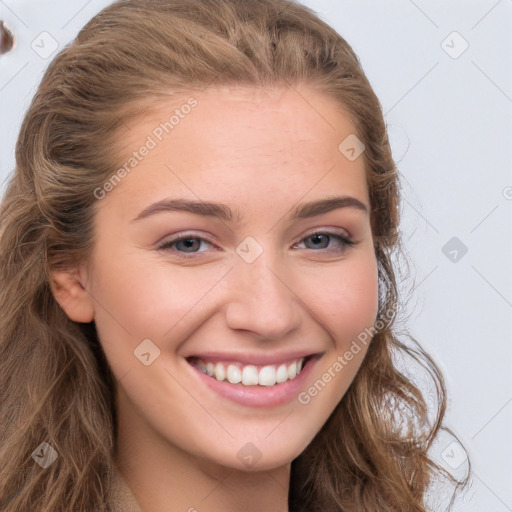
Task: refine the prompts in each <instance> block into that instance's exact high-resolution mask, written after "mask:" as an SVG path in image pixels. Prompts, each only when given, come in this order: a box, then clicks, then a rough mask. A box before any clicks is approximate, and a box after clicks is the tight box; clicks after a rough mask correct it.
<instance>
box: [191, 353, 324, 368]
mask: <svg viewBox="0 0 512 512" xmlns="http://www.w3.org/2000/svg"><path fill="white" fill-rule="evenodd" d="M319 355H321V353H320V352H311V351H310V350H308V351H307V352H306V351H304V350H301V351H296V352H287V353H281V354H268V353H267V354H262V353H257V354H248V353H246V352H244V353H239V352H201V353H198V354H191V355H190V356H187V357H186V359H204V360H206V361H211V362H212V363H217V362H218V363H220V362H238V363H242V364H246V365H247V364H254V365H258V366H262V365H277V364H282V363H289V362H292V361H296V360H297V359H301V358H302V357H304V358H306V357H309V356H319Z"/></svg>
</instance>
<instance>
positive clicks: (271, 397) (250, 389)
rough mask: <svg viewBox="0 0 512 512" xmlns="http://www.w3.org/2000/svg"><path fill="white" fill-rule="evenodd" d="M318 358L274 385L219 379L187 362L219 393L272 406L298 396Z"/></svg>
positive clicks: (234, 399) (253, 404)
mask: <svg viewBox="0 0 512 512" xmlns="http://www.w3.org/2000/svg"><path fill="white" fill-rule="evenodd" d="M318 359H319V358H318V357H317V356H314V357H312V358H311V359H309V360H308V361H307V363H306V365H305V366H304V368H303V369H302V371H301V372H300V373H299V375H297V377H295V378H294V379H292V380H287V381H286V382H282V383H281V384H275V385H273V386H244V385H243V384H231V383H230V382H226V381H219V380H217V379H216V378H215V377H210V376H209V375H206V374H205V373H203V372H202V371H201V370H200V369H199V368H197V367H196V366H194V365H193V364H190V363H189V362H188V361H187V364H188V365H189V366H190V367H191V368H192V369H193V370H195V373H196V375H197V376H198V377H199V379H200V380H201V381H202V382H204V384H206V386H208V388H210V389H211V390H212V391H214V392H215V393H217V394H218V395H220V396H222V397H224V398H227V399H228V400H231V401H232V402H235V403H237V404H240V405H245V406H249V407H261V408H270V407H277V406H279V405H283V404H286V403H289V402H291V401H292V400H294V399H296V398H297V396H298V395H299V393H300V392H301V390H302V388H303V387H304V385H305V382H306V379H307V378H308V375H309V374H310V373H311V371H312V369H313V367H314V366H315V365H316V363H317V361H318Z"/></svg>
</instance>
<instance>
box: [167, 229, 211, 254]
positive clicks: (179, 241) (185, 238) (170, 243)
mask: <svg viewBox="0 0 512 512" xmlns="http://www.w3.org/2000/svg"><path fill="white" fill-rule="evenodd" d="M201 242H206V243H207V244H209V245H211V246H213V244H212V243H211V242H209V241H208V240H206V239H205V238H202V237H200V236H194V234H193V233H184V234H180V235H177V236H175V237H172V238H170V239H167V240H166V241H165V242H163V243H162V244H161V245H159V246H158V249H161V250H171V249H172V248H173V247H174V246H175V245H176V247H177V249H178V251H172V252H175V253H176V255H177V256H178V257H179V258H185V259H187V258H193V257H194V254H200V253H201V252H204V251H201V252H198V251H196V250H194V249H198V248H199V247H200V245H201ZM180 249H184V250H185V252H183V253H182V252H180Z"/></svg>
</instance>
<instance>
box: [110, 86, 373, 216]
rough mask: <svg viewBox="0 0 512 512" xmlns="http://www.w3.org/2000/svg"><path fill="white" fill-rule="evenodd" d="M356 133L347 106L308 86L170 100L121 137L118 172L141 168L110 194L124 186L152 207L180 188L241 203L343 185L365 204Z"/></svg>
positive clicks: (158, 103) (218, 92) (132, 124)
mask: <svg viewBox="0 0 512 512" xmlns="http://www.w3.org/2000/svg"><path fill="white" fill-rule="evenodd" d="M354 133H355V127H354V125H353V123H352V121H351V119H350V117H349V115H348V113H346V112H345V111H344V110H343V107H342V105H340V104H339V103H337V102H335V101H334V100H333V99H332V98H330V97H328V96H326V95H324V94H323V93H321V92H319V91H317V90H314V89H310V88H306V87H302V88H300V89H299V88H297V89H294V88H292V87H288V86H287V87H279V88H272V89H263V88H253V87H245V88H243V87H236V88H235V87H231V88H228V87H223V88H218V89H207V90H204V91H199V92H197V91H196V92H191V93H190V95H187V94H180V96H179V97H178V96H176V97H173V96H168V97H165V96H164V97H161V98H159V99H158V100H155V101H153V102H152V104H151V108H149V109H148V110H146V111H145V112H144V114H142V115H139V116H138V117H137V118H134V119H133V120H132V121H131V122H130V123H128V124H127V125H126V127H125V129H124V130H123V131H122V132H120V133H119V134H118V137H117V143H116V148H115V152H116V154H117V160H118V162H119V165H120V166H121V165H123V164H126V163H128V164H130V163H131V164H134V165H133V167H132V168H131V170H130V172H129V173H128V176H127V177H126V178H124V179H123V183H121V186H118V187H116V188H118V189H119V190H115V191H114V193H111V195H112V197H114V195H116V194H117V195H119V194H120V193H121V189H125V190H126V194H128V191H130V192H129V193H130V194H131V195H133V194H135V195H137V196H138V197H143V196H145V197H144V199H147V200H149V199H158V197H155V196H158V195H161V196H162V197H164V196H165V195H166V194H169V193H171V192H175V191H176V192H180V193H181V195H186V196H189V197H191V196H195V197H194V198H195V199H198V198H201V199H210V200H215V199H221V198H222V199H223V200H225V199H226V196H230V197H231V198H232V199H233V200H237V199H238V200H239V201H240V202H241V203H243V202H244V201H247V200H250V199H251V196H260V197H259V198H260V199H263V197H265V196H266V198H267V199H269V198H271V197H272V198H273V199H276V198H277V197H280V198H281V200H283V201H284V200H286V199H287V198H289V199H290V200H292V201H293V199H295V200H299V199H300V198H301V197H303V196H305V195H307V194H308V193H310V192H311V193H314V194H316V195H318V194H320V193H322V192H323V194H324V195H325V194H331V195H332V192H333V189H334V188H336V189H339V191H340V192H343V193H351V194H356V195H359V197H360V198H361V199H366V198H367V190H366V179H365V163H364V159H363V157H362V156H361V158H357V159H356V160H353V161H351V160H349V159H347V158H346V156H345V155H344V154H343V153H342V152H341V151H340V147H339V146H340V144H341V143H342V142H343V141H344V140H345V139H346V138H347V137H349V136H353V135H354ZM144 148H146V149H145V150H144V151H141V150H143V149H144ZM147 148H150V149H149V150H148V149H147ZM141 153H144V156H141ZM135 154H137V155H136V156H134V155H135ZM130 159H131V160H132V161H131V162H130ZM129 166H130V165H129ZM206 196H207V197H206ZM216 196H218V197H216ZM267 206H269V205H268V204H267Z"/></svg>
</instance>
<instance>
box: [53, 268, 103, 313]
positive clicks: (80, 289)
mask: <svg viewBox="0 0 512 512" xmlns="http://www.w3.org/2000/svg"><path fill="white" fill-rule="evenodd" d="M50 288H51V290H52V293H53V296H54V297H55V300H56V301H57V302H58V303H59V305H60V307H61V308H62V309H63V310H64V312H65V313H66V315H67V316H68V317H69V318H70V319H71V320H73V321H74V322H80V323H89V322H92V321H93V320H94V305H93V302H92V299H91V296H90V295H89V293H88V292H87V290H86V289H85V286H84V282H83V279H82V277H81V275H80V271H79V269H73V270H56V271H53V272H52V274H51V278H50Z"/></svg>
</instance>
